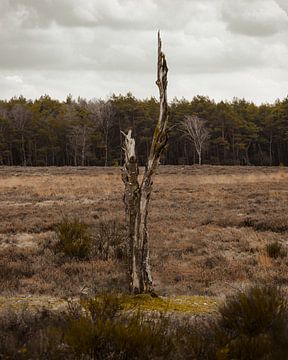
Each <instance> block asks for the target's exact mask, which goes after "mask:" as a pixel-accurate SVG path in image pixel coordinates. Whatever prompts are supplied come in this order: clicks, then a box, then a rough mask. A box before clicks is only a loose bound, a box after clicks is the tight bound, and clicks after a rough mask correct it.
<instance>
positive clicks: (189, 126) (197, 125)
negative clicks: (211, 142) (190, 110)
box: [181, 115, 209, 165]
mask: <svg viewBox="0 0 288 360" xmlns="http://www.w3.org/2000/svg"><path fill="white" fill-rule="evenodd" d="M205 125H206V124H205V121H204V120H202V119H200V118H199V117H198V116H196V115H187V116H185V118H184V119H183V121H182V122H181V128H182V131H183V132H184V134H185V135H186V136H187V137H188V138H189V140H190V141H191V142H192V143H193V144H194V147H195V150H196V152H197V154H198V159H199V165H201V164H202V150H203V148H204V146H205V145H206V143H207V141H208V139H209V131H208V129H207V128H206V126H205Z"/></svg>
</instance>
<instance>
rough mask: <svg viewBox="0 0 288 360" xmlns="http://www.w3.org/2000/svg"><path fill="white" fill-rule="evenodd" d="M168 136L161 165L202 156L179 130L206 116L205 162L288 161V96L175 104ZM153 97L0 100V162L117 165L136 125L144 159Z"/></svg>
mask: <svg viewBox="0 0 288 360" xmlns="http://www.w3.org/2000/svg"><path fill="white" fill-rule="evenodd" d="M169 105H170V106H169V128H170V131H169V143H168V147H167V151H166V152H165V154H164V156H163V158H162V161H161V162H162V164H170V165H179V164H181V165H183V164H194V163H197V162H198V160H197V152H196V150H195V148H194V146H193V145H192V143H191V142H190V141H189V139H188V138H187V137H185V135H184V134H183V131H181V126H180V123H181V122H182V121H183V119H184V118H185V116H188V115H196V116H198V117H199V118H200V119H202V120H204V121H205V126H206V127H207V129H208V131H209V141H208V142H207V144H206V146H205V149H204V150H203V155H202V156H203V163H206V164H219V165H220V164H221V165H260V166H269V165H288V97H286V98H284V99H283V100H277V101H275V103H274V104H261V105H255V104H254V103H253V102H248V101H246V100H244V99H236V98H235V99H233V100H232V101H229V102H228V101H220V102H218V103H217V102H215V101H214V100H211V99H209V98H208V97H205V96H195V97H194V98H193V99H192V100H191V101H188V100H186V99H181V100H179V99H174V100H173V101H172V102H170V104H169ZM158 111H159V104H158V101H157V100H156V99H155V98H153V97H152V98H149V99H145V100H139V99H136V98H135V97H134V96H133V95H132V94H131V93H128V94H127V95H125V96H123V95H117V96H116V95H113V96H111V97H110V98H109V99H108V100H105V101H104V100H98V99H94V100H90V101H87V100H85V99H82V98H78V99H77V100H74V99H73V98H72V96H68V97H67V99H66V100H65V101H63V102H61V101H59V100H55V99H52V98H51V97H49V96H48V95H45V96H41V97H40V98H39V99H36V100H34V101H32V100H27V99H25V98H24V97H22V96H20V97H18V98H16V97H14V98H12V99H10V100H9V101H7V100H2V101H1V100H0V165H8V166H10V165H22V166H65V165H69V166H91V165H93V166H103V165H109V166H118V165H121V164H122V162H123V151H122V147H123V144H122V142H123V138H122V136H121V131H123V132H127V130H128V129H129V128H132V130H133V134H134V137H135V139H136V143H137V153H138V159H139V163H140V165H143V164H144V161H145V159H146V158H147V152H148V151H149V148H150V139H151V138H152V133H153V129H154V125H155V122H156V120H157V117H158Z"/></svg>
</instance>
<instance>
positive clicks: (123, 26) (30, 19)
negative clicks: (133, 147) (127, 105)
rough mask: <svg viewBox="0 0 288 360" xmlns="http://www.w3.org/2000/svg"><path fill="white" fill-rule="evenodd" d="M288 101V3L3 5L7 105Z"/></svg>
mask: <svg viewBox="0 0 288 360" xmlns="http://www.w3.org/2000/svg"><path fill="white" fill-rule="evenodd" d="M157 29H161V32H162V40H163V48H164V51H165V53H166V57H167V61H168V66H169V88H168V93H169V98H170V99H172V98H174V97H178V98H181V97H185V98H187V99H191V98H192V97H193V96H195V95H197V94H201V95H208V96H209V97H211V98H214V99H216V100H221V99H228V100H229V99H232V98H233V97H234V96H237V97H241V98H242V97H245V98H246V99H248V100H253V101H255V102H257V103H261V102H273V101H274V100H275V99H276V98H283V97H285V96H287V95H288V0H0V49H1V52H0V98H1V99H3V98H10V97H12V96H15V95H16V96H18V95H20V94H23V95H24V96H25V97H27V98H36V97H39V96H40V95H43V94H49V95H51V96H52V97H56V98H59V99H65V98H66V95H67V94H69V93H71V94H72V95H73V96H74V97H77V96H81V97H86V98H89V99H90V98H93V97H101V98H106V97H107V96H110V95H111V94H112V93H113V92H114V93H116V94H118V93H122V94H125V93H127V92H128V91H131V92H132V93H133V94H134V95H135V96H137V97H139V98H146V97H150V96H151V95H152V96H157V88H156V86H155V77H156V71H155V68H156V40H157V38H156V34H157Z"/></svg>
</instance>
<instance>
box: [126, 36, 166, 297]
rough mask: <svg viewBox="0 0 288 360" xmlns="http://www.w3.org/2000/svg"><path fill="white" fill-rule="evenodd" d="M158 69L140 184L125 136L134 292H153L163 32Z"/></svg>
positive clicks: (162, 136) (162, 128)
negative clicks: (152, 221) (153, 120)
mask: <svg viewBox="0 0 288 360" xmlns="http://www.w3.org/2000/svg"><path fill="white" fill-rule="evenodd" d="M157 69H158V71H157V81H156V84H157V86H158V88H159V94H160V114H159V119H158V122H157V125H156V127H155V130H154V135H153V139H152V144H151V148H150V153H149V157H148V160H147V164H146V168H145V172H144V175H143V178H142V180H141V181H138V175H139V169H138V163H137V157H136V153H135V140H134V139H133V138H132V130H129V131H128V134H124V136H125V141H124V152H125V164H124V166H123V169H122V179H123V182H124V185H125V194H124V203H125V210H126V223H127V230H128V236H129V260H130V263H129V275H130V290H131V292H133V293H142V292H149V291H151V290H152V276H151V270H150V263H149V260H150V259H149V238H148V231H147V218H148V205H149V200H150V194H151V191H152V179H153V176H154V175H155V172H156V169H157V166H158V164H159V160H160V156H161V154H162V152H163V150H164V148H165V146H166V144H167V122H168V105H167V91H166V89H167V73H168V68H167V64H166V59H165V55H164V54H163V52H162V50H161V38H160V33H158V65H157Z"/></svg>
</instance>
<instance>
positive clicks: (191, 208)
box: [0, 166, 288, 296]
mask: <svg viewBox="0 0 288 360" xmlns="http://www.w3.org/2000/svg"><path fill="white" fill-rule="evenodd" d="M287 180H288V170H287V169H286V168H268V167H266V168H260V167H259V168H255V167H220V166H219V167H216V166H215V167H213V166H203V167H197V166H194V167H181V166H178V167H172V166H167V167H164V166H163V167H161V168H160V169H159V174H158V175H157V176H156V178H155V182H154V192H153V194H152V201H151V213H150V219H149V230H150V238H151V254H152V267H153V273H154V280H155V286H156V291H158V292H159V293H160V294H162V295H167V296H168V295H175V294H177V295H194V294H198V295H215V296H220V295H223V294H227V293H229V292H230V291H231V290H233V289H235V288H239V287H242V286H243V285H246V284H248V283H251V282H254V281H265V280H266V281H271V282H274V283H276V284H282V285H286V284H287V283H288V281H287V280H288V278H287V275H286V274H287V270H288V260H287V258H286V257H283V258H278V259H271V258H267V255H266V254H265V248H266V245H267V244H269V243H271V242H274V241H277V242H279V243H281V244H282V246H283V248H284V250H287V231H288V217H287V215H286V207H287V202H288V181H287ZM122 195H123V185H122V183H121V176H120V169H119V168H109V169H104V168H93V167H92V168H48V169H47V168H27V169H23V168H17V167H16V168H7V167H3V168H0V202H1V207H0V218H1V221H0V252H1V262H0V266H1V271H2V269H3V271H2V273H3V276H2V277H1V279H0V287H1V289H0V290H1V293H2V294H4V295H7V294H8V295H9V294H10V295H11V294H14V295H15V294H31V293H32V294H46V295H49V294H50V295H54V296H70V295H78V294H79V293H80V292H81V291H82V288H87V289H89V290H88V291H91V292H101V291H102V290H109V289H112V290H115V291H125V290H127V286H126V284H125V279H126V274H125V264H124V263H123V262H122V263H121V262H119V261H115V260H109V261H101V260H98V259H93V260H92V261H82V262H79V261H78V262H77V261H74V260H67V259H65V261H64V260H63V259H62V258H59V256H58V255H55V254H53V253H52V252H51V251H48V250H47V249H46V250H45V249H44V250H43V244H44V243H45V242H47V240H49V239H52V238H53V236H54V231H55V225H56V224H57V223H59V222H60V221H61V219H62V218H63V217H64V216H68V217H77V218H79V219H80V220H82V221H84V222H85V223H86V224H88V225H89V226H95V225H97V222H99V221H100V220H102V219H114V218H122V219H123V217H124V216H123V215H124V207H123V203H122ZM10 274H14V275H13V276H14V277H13V276H12V275H10Z"/></svg>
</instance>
